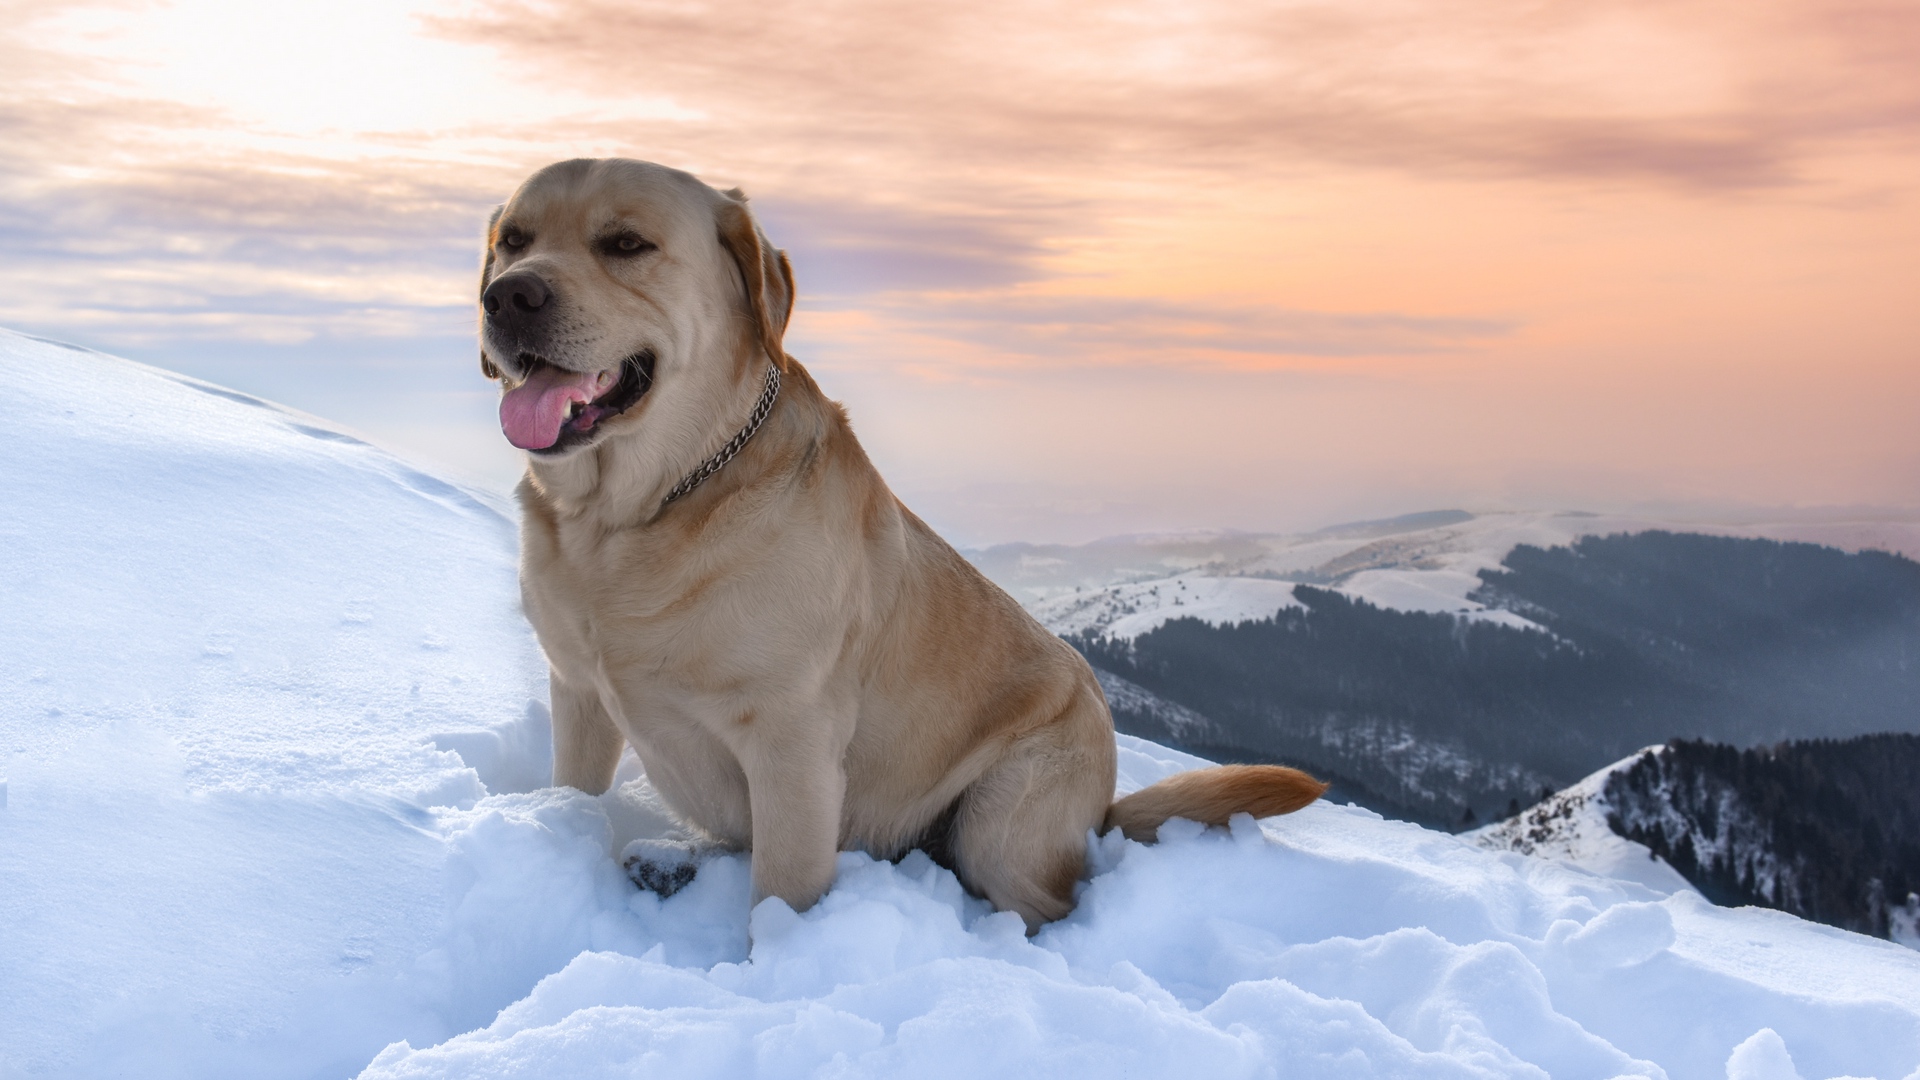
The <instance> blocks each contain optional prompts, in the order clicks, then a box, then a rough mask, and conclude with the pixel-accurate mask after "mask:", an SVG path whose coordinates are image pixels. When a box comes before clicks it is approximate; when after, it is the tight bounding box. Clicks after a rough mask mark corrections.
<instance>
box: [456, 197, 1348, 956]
mask: <svg viewBox="0 0 1920 1080" xmlns="http://www.w3.org/2000/svg"><path fill="white" fill-rule="evenodd" d="M793 296H794V291H793V274H792V271H791V269H790V267H789V265H788V262H787V257H786V255H785V253H783V252H781V251H778V250H776V249H775V248H774V247H772V246H771V245H770V244H769V243H768V242H767V238H766V237H765V235H763V234H762V233H761V231H760V229H759V227H758V226H757V225H756V224H755V223H754V219H753V215H752V214H751V213H750V212H749V211H748V209H747V203H746V199H745V197H744V196H742V195H741V194H740V193H739V192H737V191H735V192H722V191H717V190H715V189H713V188H711V187H708V186H707V185H706V184H704V183H702V182H700V181H699V180H697V179H695V178H694V177H693V176H691V175H689V174H687V173H684V172H679V171H677V170H674V169H669V168H664V167H662V166H659V165H652V164H648V163H645V162H639V161H625V160H579V161H566V162H561V163H559V164H557V165H551V166H548V167H547V168H545V169H542V170H540V171H539V172H538V173H535V174H534V175H533V176H532V177H531V178H529V179H528V180H527V181H526V183H524V184H522V185H521V186H520V188H519V190H518V191H516V192H514V194H513V197H512V199H511V200H509V201H508V202H507V203H506V205H504V206H503V207H501V208H500V210H499V211H498V212H497V213H496V215H495V217H494V220H493V223H492V225H491V227H490V229H489V236H488V238H487V251H486V259H485V269H484V270H483V272H482V281H481V307H482V309H483V312H482V316H481V324H482V329H481V366H482V368H483V369H484V370H485V371H486V373H487V374H488V375H489V376H491V377H494V378H497V379H499V380H500V381H501V383H502V386H503V390H504V392H503V394H502V397H501V401H500V420H501V427H502V429H503V430H504V431H505V433H506V435H507V438H508V439H509V440H511V441H512V442H513V444H514V445H516V446H518V447H521V448H522V449H524V450H526V451H527V452H528V454H529V456H530V461H529V467H528V470H527V475H526V478H525V479H524V480H523V481H522V482H521V484H520V488H519V497H520V502H521V505H522V508H523V510H524V515H525V520H524V524H523V532H524V536H523V556H522V558H523V564H522V568H521V587H522V591H523V593H524V597H525V603H526V611H527V615H528V617H529V618H530V619H531V620H532V622H533V625H534V628H535V630H536V631H537V632H538V633H539V636H540V643H541V645H542V646H543V647H544V648H545V650H546V653H547V657H548V659H549V661H550V662H551V664H552V675H553V691H552V692H553V740H554V782H555V783H557V784H569V785H572V786H574V787H577V788H580V789H581V790H583V791H587V792H591V793H596V794H597V793H599V792H602V791H605V790H606V789H607V787H608V786H609V785H610V784H611V783H612V781H613V775H614V769H615V766H616V764H617V762H618V759H619V757H620V753H621V749H622V746H623V744H625V745H631V746H632V747H633V749H634V751H635V753H636V754H638V755H639V758H640V760H641V762H642V763H643V764H644V765H645V766H646V770H647V776H648V778H649V779H650V780H651V781H652V783H653V784H654V786H655V787H656V788H657V789H658V791H659V793H660V795H661V797H662V798H663V799H665V800H666V802H667V804H668V805H669V806H671V807H672V808H673V810H674V811H675V812H676V813H677V814H679V815H680V816H681V817H683V818H684V819H685V821H686V823H687V824H689V825H691V826H693V827H695V828H697V829H698V830H700V831H702V832H704V833H706V834H708V835H709V836H711V837H712V838H714V839H715V840H717V841H719V842H720V843H723V844H726V845H729V846H733V847H736V848H743V849H748V850H751V852H752V862H753V892H754V901H755V902H756V903H758V902H759V901H760V900H761V899H763V898H765V897H769V896H778V897H780V898H781V899H783V900H785V901H786V902H787V903H789V904H791V905H792V906H793V907H794V908H796V909H805V908H806V907H808V906H809V905H811V904H812V903H813V902H814V901H816V900H818V899H819V898H820V896H821V894H823V893H824V892H825V891H826V890H827V888H828V886H829V885H831V884H832V882H833V875H834V859H835V853H836V852H838V851H839V850H841V849H850V848H858V849H864V850H866V851H868V852H871V853H872V854H874V855H875V856H878V857H881V858H895V857H898V856H900V855H902V854H904V853H905V852H906V851H908V850H909V849H911V848H913V847H915V846H923V847H925V848H927V849H928V850H930V851H934V852H938V853H940V854H941V855H943V856H944V858H945V861H947V862H948V863H949V864H950V865H951V866H952V868H953V869H954V870H955V871H956V872H957V873H958V874H959V876H960V878H961V880H962V881H963V882H964V883H965V884H966V885H967V887H968V888H970V889H972V890H974V891H975V892H976V893H978V894H980V895H983V896H985V897H986V898H987V899H988V900H989V901H991V902H992V903H993V904H994V905H995V906H996V907H998V908H1000V909H1002V910H1010V911H1016V912H1018V913H1019V914H1020V915H1021V917H1022V918H1024V919H1025V920H1026V922H1027V925H1028V927H1029V929H1030V930H1031V929H1033V928H1036V927H1038V926H1039V925H1040V924H1041V923H1042V922H1045V921H1048V920H1051V919H1056V918H1059V917H1060V916H1062V915H1064V914H1066V913H1067V912H1068V911H1069V910H1070V909H1071V908H1072V906H1073V890H1074V883H1075V881H1076V880H1077V879H1078V878H1079V877H1080V875H1081V873H1082V871H1083V867H1084V862H1085V855H1086V837H1087V830H1088V829H1091V828H1116V827H1117V828H1120V829H1123V830H1125V832H1126V835H1128V836H1129V837H1134V838H1137V839H1152V838H1153V837H1154V835H1155V830H1156V829H1157V828H1158V827H1159V825H1160V824H1161V823H1162V822H1164V821H1166V820H1167V819H1168V818H1170V817H1175V816H1178V817H1184V818H1190V819H1193V820H1197V821H1203V822H1209V823H1220V822H1224V821H1225V820H1226V819H1227V818H1228V817H1229V816H1230V815H1232V814H1234V813H1237V812H1241V811H1246V812H1249V813H1252V814H1254V815H1256V816H1265V815H1270V814H1277V813H1285V812H1288V811H1292V810H1296V809H1298V808H1300V807H1301V806H1304V805H1306V804H1307V803H1309V802H1312V801H1313V800H1314V799H1315V798H1317V797H1318V796H1319V795H1320V793H1321V792H1322V791H1323V790H1324V787H1323V785H1321V784H1320V783H1318V782H1317V781H1315V780H1313V779H1312V778H1311V777H1308V776H1306V775H1305V774H1303V773H1299V772H1295V771H1294V770H1291V769H1283V768H1278V767H1273V766H1238V767H1222V768H1215V769H1207V770H1203V771H1200V772H1195V773H1189V774H1185V775H1182V776H1178V777H1174V778H1173V779H1170V780H1166V781H1162V782H1161V783H1158V784H1155V785H1153V786H1152V787H1150V788H1147V789H1146V790H1144V791H1140V792H1138V793H1136V794H1133V795H1131V796H1128V797H1127V798H1125V799H1122V800H1120V801H1119V802H1117V803H1116V802H1114V801H1113V787H1114V742H1113V724H1112V720H1111V719H1110V718H1109V716H1108V714H1107V706H1106V701H1105V699H1104V698H1103V697H1102V695H1101V693H1100V687H1099V684H1098V683H1097V682H1095V680H1094V677H1093V672H1092V671H1091V670H1090V669H1089V668H1088V667H1087V664H1086V662H1085V661H1084V660H1083V659H1081V657H1080V656H1079V654H1078V653H1076V652H1074V650H1073V649H1072V648H1070V647H1068V646H1067V645H1066V644H1065V643H1064V642H1062V641H1061V640H1060V639H1059V638H1056V637H1054V636H1053V635H1052V634H1050V633H1048V632H1047V631H1046V630H1045V629H1043V628H1042V627H1041V626H1040V624H1039V623H1037V622H1035V621H1034V620H1033V619H1032V618H1031V617H1030V616H1028V615H1027V613H1026V612H1025V611H1023V610H1022V609H1021V608H1020V606H1019V604H1017V603H1015V602H1014V601H1013V599H1012V598H1011V597H1009V596H1007V594H1005V593H1004V592H1002V591H1000V590H999V589H998V588H996V587H995V586H994V585H993V584H991V583H990V582H988V581H987V580H986V579H985V578H984V577H982V576H981V575H980V573H979V572H978V571H976V570H975V569H974V568H973V567H972V566H971V565H970V564H969V563H968V562H967V561H966V560H965V559H962V558H961V557H960V556H959V555H958V554H957V553H955V552H954V550H953V549H952V548H951V547H949V546H948V545H947V544H946V543H945V542H943V541H942V540H941V539H940V537H938V536H936V535H935V534H934V532H933V530H931V529H929V528H927V526H926V525H924V524H923V523H921V521H920V519H919V518H916V517H914V516H913V514H912V513H910V512H909V511H908V510H907V509H906V507H904V506H902V505H901V504H900V502H899V500H897V499H895V498H894V496H893V493H892V492H890V491H888V490H887V486H886V484H885V483H883V482H882V481H881V479H880V476H879V474H878V473H877V472H875V471H874V468H873V465H872V463H871V462H869V461H868V460H867V455H866V454H865V453H864V452H863V451H862V450H861V448H860V443H859V442H858V441H857V440H856V439H855V438H854V436H853V430H852V428H851V427H849V426H848V423H847V417H846V413H845V412H844V411H843V410H842V409H841V408H840V406H839V405H838V404H836V403H834V402H833V401H830V400H828V398H827V397H826V395H824V394H822V393H821V391H820V388H819V387H818V386H816V385H815V384H814V381H813V379H812V378H811V377H809V376H808V374H807V371H806V369H805V368H803V367H801V366H800V364H799V363H798V362H797V361H795V360H794V359H793V358H792V357H789V356H788V355H786V353H785V351H784V350H783V349H782V347H781V335H782V333H783V331H784V329H785V327H786V323H787V316H788V314H789V313H790V312H791V310H792V308H793Z"/></svg>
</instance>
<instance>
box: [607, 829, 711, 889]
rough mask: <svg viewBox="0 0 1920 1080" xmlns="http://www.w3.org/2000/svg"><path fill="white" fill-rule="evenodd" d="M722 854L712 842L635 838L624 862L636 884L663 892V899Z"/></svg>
mask: <svg viewBox="0 0 1920 1080" xmlns="http://www.w3.org/2000/svg"><path fill="white" fill-rule="evenodd" d="M718 854H720V849H719V848H717V847H714V846H713V845H711V844H696V843H689V842H688V841H685V840H635V841H634V842H632V843H630V844H628V845H627V846H626V849H625V850H624V851H622V852H621V853H620V864H621V865H622V866H624V867H626V868H627V876H628V877H630V878H632V879H633V883H634V884H635V885H638V886H640V887H641V888H643V889H646V890H647V891H648V892H653V893H658V894H660V898H661V899H662V900H664V899H666V898H667V897H669V896H672V895H673V894H674V893H677V892H679V891H680V890H681V889H684V888H686V887H687V886H688V885H691V884H693V879H694V875H696V874H698V873H699V872H700V866H701V864H702V863H705V862H706V861H707V860H708V859H710V858H712V857H713V856H715V855H718Z"/></svg>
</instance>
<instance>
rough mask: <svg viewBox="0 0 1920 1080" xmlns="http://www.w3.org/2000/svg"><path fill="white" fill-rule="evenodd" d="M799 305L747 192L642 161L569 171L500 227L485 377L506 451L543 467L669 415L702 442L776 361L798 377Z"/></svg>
mask: <svg viewBox="0 0 1920 1080" xmlns="http://www.w3.org/2000/svg"><path fill="white" fill-rule="evenodd" d="M792 307H793V273H792V270H791V269H790V268H789V266H788V263H787V257H786V253H784V252H781V251H778V250H776V249H774V248H773V246H772V245H770V244H768V243H767V240H766V237H765V235H764V234H762V233H761V232H760V229H759V227H758V226H757V225H756V224H755V223H754V220H753V216H752V214H751V213H749V212H748V210H747V205H746V198H745V196H743V195H741V194H740V193H739V192H737V191H733V192H721V191H716V190H715V189H713V188H711V187H709V186H707V185H706V184H704V183H701V182H700V181H699V180H697V179H695V178H694V177H693V176H691V175H689V174H687V173H684V172H680V171H679V170H677V169H668V168H665V167H663V166H659V165H653V164H649V163H647V162H642V161H627V160H622V159H606V160H586V159H581V160H575V161H563V162H560V163H559V164H556V165H549V166H547V167H546V168H544V169H542V170H540V171H539V172H537V173H535V174H533V176H531V177H530V178H528V180H527V181H526V182H525V183H524V184H522V185H520V188H519V190H518V191H515V192H514V193H513V197H512V198H511V199H509V200H508V201H507V203H506V204H505V205H504V206H502V207H500V209H499V210H497V211H495V212H494V216H493V221H492V223H491V225H490V226H489V227H488V230H487V250H486V255H485V259H484V262H483V266H482V269H481V273H480V369H481V370H482V371H484V372H485V373H486V374H487V376H488V377H489V378H493V379H498V380H500V381H501V383H502V387H503V389H504V391H505V392H504V394H503V395H502V397H501V402H500V426H501V429H502V430H503V431H504V432H505V433H506V436H507V438H508V439H509V440H510V441H511V442H512V443H513V444H514V445H515V446H518V447H521V448H522V449H525V450H528V451H531V452H532V453H534V454H535V455H537V456H540V457H546V458H557V457H562V456H565V455H567V454H569V453H571V452H574V451H577V450H579V449H580V448H582V447H585V446H589V445H592V444H594V443H597V442H600V441H602V440H604V439H606V438H610V437H615V436H618V435H619V434H621V433H622V432H625V431H638V430H641V429H642V428H643V427H645V426H646V424H647V420H646V414H648V413H650V412H656V411H659V409H660V408H661V407H662V406H665V407H668V408H669V409H670V411H672V412H675V413H678V414H680V415H682V416H686V417H688V419H687V420H686V421H683V422H682V425H681V426H685V427H688V428H689V430H687V431H685V432H680V433H678V434H679V435H681V436H683V437H684V438H685V439H688V440H698V439H700V438H702V437H703V433H702V432H698V431H695V430H692V428H693V427H696V426H702V425H699V424H696V423H694V418H697V417H700V416H702V415H704V414H708V413H712V412H714V411H715V408H714V406H715V403H718V402H725V401H728V400H731V397H733V396H737V395H735V394H733V393H732V391H733V390H734V389H735V388H737V387H739V386H742V385H746V384H749V383H751V384H752V385H756V386H757V383H758V380H757V379H755V377H754V376H755V375H756V373H758V372H759V371H761V370H763V369H764V367H765V364H766V361H767V360H771V361H772V362H773V363H775V364H777V365H779V366H781V367H782V368H785V366H786V353H785V352H784V351H783V349H782V347H781V337H782V334H783V333H784V332H785V329H786V324H787V316H788V315H789V313H790V312H791V311H792ZM676 400H677V401H678V402H679V405H678V406H675V405H674V404H673V403H674V401H676ZM733 419H734V418H732V417H730V416H727V417H722V418H720V419H719V420H717V421H715V422H721V423H726V422H732V420H733Z"/></svg>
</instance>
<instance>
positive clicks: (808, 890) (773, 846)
mask: <svg viewBox="0 0 1920 1080" xmlns="http://www.w3.org/2000/svg"><path fill="white" fill-rule="evenodd" d="M756 734H760V733H756ZM764 734H766V735H768V736H771V737H768V738H761V739H756V740H755V741H754V745H753V747H752V751H751V753H750V754H749V755H747V756H746V760H743V761H742V762H741V765H742V767H743V768H744V770H745V771H746V774H747V799H748V804H749V806H750V808H751V810H752V814H753V902H754V903H755V904H758V903H759V902H760V901H762V900H764V899H766V898H767V897H769V896H777V897H779V898H780V899H782V900H785V901H786V902H787V903H788V904H789V905H791V906H792V908H793V909H794V910H795V911H805V910H806V909H808V908H810V907H812V906H813V904H814V902H815V901H816V900H819V899H820V897H821V896H822V895H823V894H825V893H826V891H827V888H828V887H829V886H831V885H832V884H833V873H834V859H835V856H836V855H837V854H838V852H839V847H840V808H841V803H842V801H843V800H844V799H845V798H846V790H847V782H846V776H845V774H844V773H843V772H842V771H841V766H840V756H841V751H840V749H838V748H837V747H834V746H832V745H829V740H825V739H821V738H819V735H820V734H821V733H820V732H818V731H811V732H809V731H800V732H765V733H764ZM782 736H784V737H782ZM808 736H812V737H808Z"/></svg>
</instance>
